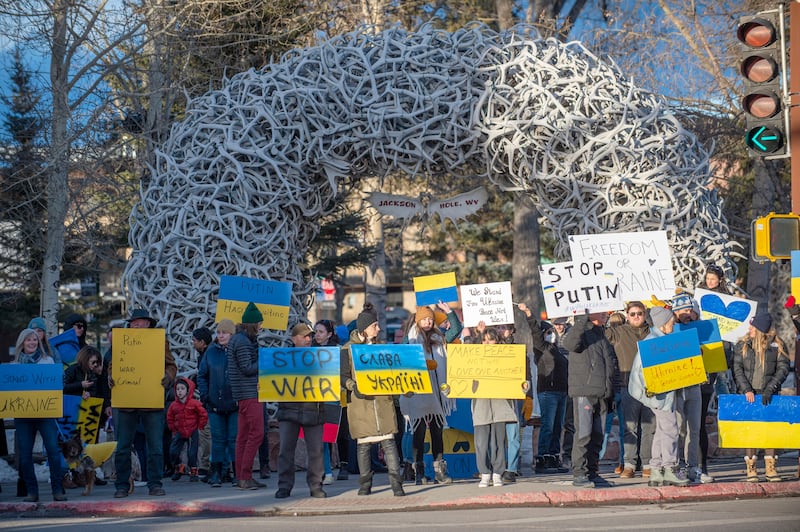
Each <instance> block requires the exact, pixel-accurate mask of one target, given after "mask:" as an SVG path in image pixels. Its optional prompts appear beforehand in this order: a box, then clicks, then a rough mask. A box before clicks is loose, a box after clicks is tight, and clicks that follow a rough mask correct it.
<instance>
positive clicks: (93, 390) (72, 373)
mask: <svg viewBox="0 0 800 532" xmlns="http://www.w3.org/2000/svg"><path fill="white" fill-rule="evenodd" d="M64 393H65V394H69V395H80V396H81V397H83V398H84V399H88V398H89V397H98V398H100V399H102V400H103V415H102V416H101V418H100V424H101V425H102V424H103V423H105V421H106V419H108V418H109V417H111V389H110V388H109V387H108V375H107V374H106V373H105V370H104V369H103V357H102V355H101V354H100V351H98V350H97V349H95V348H94V347H92V346H90V345H87V346H86V347H84V348H83V349H81V350H80V351H78V354H77V356H76V357H75V363H74V364H73V365H71V366H69V367H67V369H66V370H64ZM93 443H97V442H93Z"/></svg>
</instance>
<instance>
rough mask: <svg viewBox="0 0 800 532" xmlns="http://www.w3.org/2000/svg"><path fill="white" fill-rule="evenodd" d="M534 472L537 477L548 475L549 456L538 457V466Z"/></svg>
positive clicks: (534, 467) (534, 468) (535, 466)
mask: <svg viewBox="0 0 800 532" xmlns="http://www.w3.org/2000/svg"><path fill="white" fill-rule="evenodd" d="M533 472H534V473H536V474H537V475H543V474H545V473H547V456H537V457H536V465H534V466H533Z"/></svg>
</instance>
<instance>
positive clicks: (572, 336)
mask: <svg viewBox="0 0 800 532" xmlns="http://www.w3.org/2000/svg"><path fill="white" fill-rule="evenodd" d="M607 318H608V315H607V314H606V313H605V312H598V313H594V314H588V311H587V314H586V315H583V316H577V317H576V318H575V325H574V326H573V327H572V329H570V330H569V331H568V332H567V334H566V335H565V336H564V342H563V346H564V347H565V348H566V349H567V350H568V351H569V396H570V397H571V398H572V407H573V416H574V421H575V440H574V442H573V446H572V474H573V481H572V484H573V485H574V486H578V487H581V488H594V487H597V486H604V485H605V486H607V485H608V483H607V482H606V481H605V480H604V479H603V478H602V477H600V476H599V475H598V466H599V461H600V448H601V447H602V445H603V414H605V412H606V402H607V400H608V399H610V398H612V397H613V396H614V388H613V386H614V385H613V382H614V374H615V372H616V370H617V369H616V368H617V360H616V355H615V354H614V349H613V348H612V347H611V344H610V343H609V341H608V340H607V339H606V336H605V332H604V330H603V326H604V325H605V323H606V319H607Z"/></svg>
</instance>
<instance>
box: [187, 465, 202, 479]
mask: <svg viewBox="0 0 800 532" xmlns="http://www.w3.org/2000/svg"><path fill="white" fill-rule="evenodd" d="M199 480H200V476H199V475H198V473H197V468H196V467H193V468H191V469H190V470H189V482H197V481H199Z"/></svg>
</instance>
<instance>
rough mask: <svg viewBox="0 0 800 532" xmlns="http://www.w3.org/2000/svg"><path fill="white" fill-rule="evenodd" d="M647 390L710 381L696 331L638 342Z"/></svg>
mask: <svg viewBox="0 0 800 532" xmlns="http://www.w3.org/2000/svg"><path fill="white" fill-rule="evenodd" d="M638 346H639V354H640V356H641V358H642V371H643V373H644V382H645V385H646V386H647V390H648V391H649V392H651V393H664V392H670V391H672V390H677V389H679V388H686V387H687V386H692V385H694V384H700V383H701V382H705V381H706V369H705V366H703V356H702V354H701V351H700V342H699V341H698V339H697V332H696V331H694V330H688V331H680V332H673V333H672V334H667V335H664V336H659V337H657V338H651V339H649V340H642V341H640V342H638Z"/></svg>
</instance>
